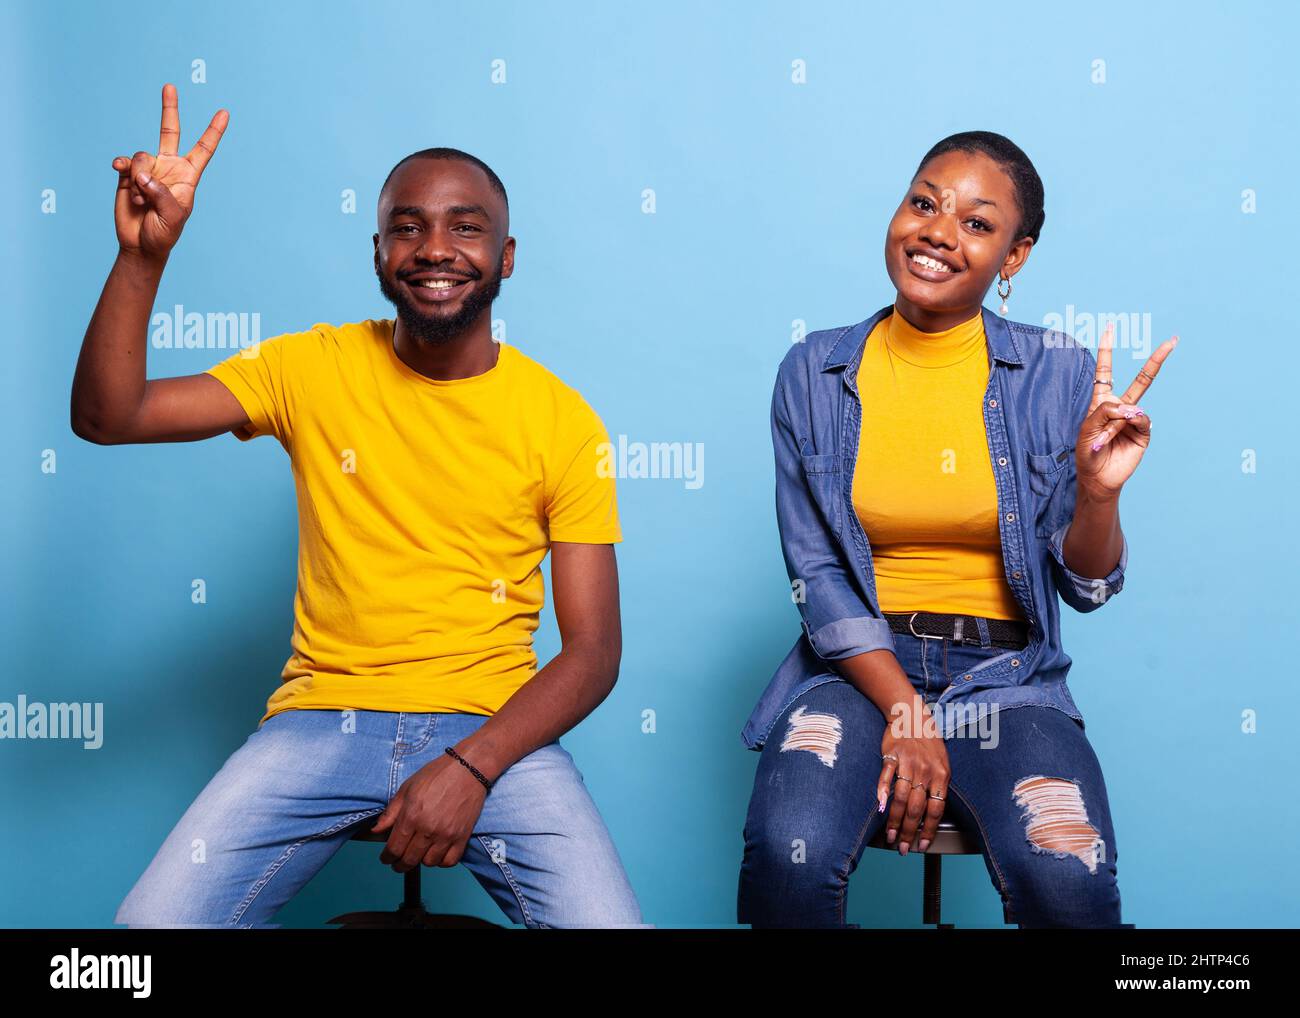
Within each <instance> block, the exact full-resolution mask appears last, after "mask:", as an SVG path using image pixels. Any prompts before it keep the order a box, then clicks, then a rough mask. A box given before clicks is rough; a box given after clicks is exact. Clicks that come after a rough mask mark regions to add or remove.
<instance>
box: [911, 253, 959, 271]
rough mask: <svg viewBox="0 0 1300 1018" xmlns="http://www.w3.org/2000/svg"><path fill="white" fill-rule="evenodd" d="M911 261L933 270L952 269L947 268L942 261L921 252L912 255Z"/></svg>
mask: <svg viewBox="0 0 1300 1018" xmlns="http://www.w3.org/2000/svg"><path fill="white" fill-rule="evenodd" d="M912 261H914V262H916V264H917V265H919V266H921V267H922V268H923V269H933V270H934V271H935V272H951V271H952V269H951V268H949V267H948V266H947V265H945V264H944V263H943V262H939V261H935V260H934V259H933V258H927V257H926V256H925V255H922V254H914V255H912Z"/></svg>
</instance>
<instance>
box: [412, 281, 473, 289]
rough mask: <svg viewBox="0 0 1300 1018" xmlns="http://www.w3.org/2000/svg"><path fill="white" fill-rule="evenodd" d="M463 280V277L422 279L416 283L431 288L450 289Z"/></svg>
mask: <svg viewBox="0 0 1300 1018" xmlns="http://www.w3.org/2000/svg"><path fill="white" fill-rule="evenodd" d="M463 282H464V280H463V279H421V280H420V281H419V282H417V283H416V284H415V285H416V286H424V287H428V288H429V289H430V290H450V289H451V288H452V287H453V286H460V284H461V283H463Z"/></svg>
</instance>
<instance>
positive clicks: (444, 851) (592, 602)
mask: <svg viewBox="0 0 1300 1018" xmlns="http://www.w3.org/2000/svg"><path fill="white" fill-rule="evenodd" d="M551 588H552V591H553V594H554V598H553V600H554V604H555V617H556V620H557V621H558V622H559V625H560V639H561V640H562V641H563V646H562V647H561V649H560V653H558V654H556V655H555V657H553V658H551V660H550V662H548V663H547V665H546V667H544V668H543V669H542V670H541V671H539V672H538V673H537V674H536V675H534V676H533V677H532V678H531V679H529V680H528V681H527V682H525V683H524V684H523V685H522V686H520V687H519V689H518V690H516V691H515V694H514V695H513V696H512V697H510V699H509V700H507V701H506V702H505V704H503V705H502V707H501V709H500V710H499V711H497V712H496V714H494V715H493V716H492V717H490V718H488V720H487V721H485V722H484V723H483V724H482V725H481V726H480V727H479V728H478V730H477V731H475V732H474V733H473V734H472V735H469V736H467V737H466V738H464V739H462V740H461V741H460V742H458V743H457V744H456V746H455V747H454V748H455V750H456V752H457V753H459V754H460V755H461V756H462V757H463V758H464V759H465V760H466V761H467V762H468V763H470V764H472V765H473V766H474V767H475V768H476V769H477V770H479V771H480V772H482V774H483V776H484V777H485V778H487V780H489V781H496V779H497V778H499V777H500V776H501V775H502V774H503V773H505V771H506V769H507V768H509V767H510V766H511V765H512V764H513V763H514V762H515V761H516V760H520V759H522V758H523V757H525V756H527V755H528V754H529V753H531V752H533V751H534V750H536V749H540V748H541V747H542V746H545V745H548V744H549V743H551V742H554V741H555V740H556V739H558V738H559V737H560V736H561V735H563V734H564V733H565V732H567V731H569V729H571V728H573V726H574V725H576V724H577V723H578V722H579V721H581V720H582V719H583V718H585V717H586V716H587V715H588V714H590V713H591V712H592V711H593V710H594V709H595V708H596V706H597V704H599V703H600V702H601V701H602V700H604V699H605V697H606V696H608V695H609V691H610V690H611V689H613V688H614V681H615V680H616V679H617V678H618V662H619V658H620V657H621V656H622V653H623V636H622V624H621V623H620V621H619V611H618V570H617V567H616V565H615V561H614V546H613V545H612V544H569V543H565V542H552V544H551ZM486 795H487V793H486V790H485V789H484V787H483V785H482V784H481V783H480V782H479V780H478V779H477V778H476V777H474V776H473V775H472V774H470V772H469V771H468V770H467V769H466V768H465V767H463V766H461V764H460V762H459V761H457V760H453V759H451V757H449V756H447V755H446V754H443V755H440V756H438V757H436V758H435V759H433V760H431V761H429V763H427V764H425V765H424V766H423V767H422V768H420V770H418V771H416V772H415V774H413V775H411V777H410V778H408V779H407V780H406V782H405V783H404V784H403V785H402V787H401V788H399V789H398V790H397V794H396V795H395V796H394V797H393V799H392V801H391V802H389V804H388V808H387V809H385V810H384V811H383V813H381V814H380V815H379V816H378V817H377V818H376V820H375V825H374V826H373V827H372V828H371V831H372V833H383V832H384V831H388V832H389V833H388V841H387V843H386V844H385V846H384V850H383V851H382V852H381V853H380V854H379V861H380V862H382V863H384V864H385V865H390V866H392V867H393V869H395V870H396V871H397V872H399V873H406V872H408V871H409V870H413V869H415V868H416V867H417V866H419V865H421V863H423V864H424V865H425V866H455V865H456V864H457V863H458V862H460V860H461V858H462V857H463V855H464V853H465V845H466V844H467V842H468V841H469V838H470V835H471V834H472V833H473V831H474V824H475V823H476V822H477V820H478V818H479V815H480V814H481V812H482V810H483V803H484V800H485V799H486Z"/></svg>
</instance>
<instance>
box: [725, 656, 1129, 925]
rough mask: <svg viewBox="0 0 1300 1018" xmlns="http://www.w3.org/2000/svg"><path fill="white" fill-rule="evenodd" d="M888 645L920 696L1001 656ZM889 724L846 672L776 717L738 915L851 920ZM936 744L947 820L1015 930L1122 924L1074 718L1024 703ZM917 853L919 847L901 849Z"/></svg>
mask: <svg viewBox="0 0 1300 1018" xmlns="http://www.w3.org/2000/svg"><path fill="white" fill-rule="evenodd" d="M894 642H895V645H896V648H897V650H896V654H897V657H898V661H899V664H900V665H901V666H902V668H903V670H904V672H906V673H907V675H908V676H909V678H911V680H912V685H913V688H914V689H916V690H917V691H918V692H920V693H923V694H924V695H925V698H926V701H927V702H929V703H933V701H934V700H935V699H937V698H938V696H939V694H940V693H941V692H942V691H943V689H944V688H945V687H946V686H947V685H949V683H951V682H952V681H953V680H954V678H955V677H956V676H959V675H960V674H962V673H963V672H965V671H969V670H970V669H971V668H974V667H976V666H977V665H978V664H979V663H980V662H982V661H986V660H988V659H989V658H991V657H996V656H997V655H999V654H1005V653H1006V650H1005V648H1002V647H995V646H989V647H980V646H977V645H963V644H958V643H954V642H953V641H951V640H948V639H920V638H918V637H914V636H910V635H897V634H896V635H895V637H894ZM885 727H886V719H885V717H884V715H882V714H881V712H880V710H879V708H877V707H876V706H875V704H873V703H872V702H871V701H870V700H868V699H867V698H866V697H865V696H863V695H862V693H860V692H858V690H857V689H856V688H855V687H854V686H852V685H850V684H849V683H848V682H846V681H830V682H825V683H822V684H821V685H818V686H815V687H813V688H812V689H810V690H808V692H806V693H804V694H803V695H802V696H800V697H799V698H798V699H796V700H795V701H794V702H793V703H792V704H790V706H789V707H787V708H786V710H785V711H784V712H783V713H782V715H781V716H780V717H779V718H778V719H777V721H776V723H775V725H773V727H772V731H771V735H770V738H769V739H768V741H767V742H766V744H765V745H764V746H763V749H762V753H761V756H760V758H759V763H758V771H757V773H756V774H755V777H754V791H753V795H752V797H751V799H750V803H749V812H748V815H747V817H746V820H745V830H744V841H745V854H744V859H743V861H742V863H741V869H740V887H739V894H738V919H739V921H740V922H742V923H750V924H752V925H753V926H755V927H764V926H774V927H845V926H846V923H845V915H844V908H845V897H846V895H847V892H848V881H849V876H850V874H852V873H853V871H854V870H855V869H856V868H857V865H858V861H859V860H860V859H861V856H862V852H863V850H864V847H865V846H866V844H867V843H868V842H869V841H870V840H871V839H872V838H873V837H874V836H875V834H876V832H877V831H878V830H879V829H880V828H881V827H882V826H883V824H884V822H885V820H886V819H887V817H888V816H889V811H890V809H892V805H893V801H892V798H891V800H890V801H889V802H888V803H887V804H886V811H885V812H884V813H880V812H878V810H877V802H876V785H877V782H878V780H879V778H880V769H881V763H882V761H881V740H882V739H883V738H884V734H885ZM945 746H946V748H947V751H948V763H949V769H950V771H951V776H950V779H949V785H948V793H947V802H946V804H945V816H946V817H947V818H948V819H951V820H955V821H957V822H959V823H961V824H962V826H964V827H966V828H967V829H968V830H971V831H974V832H977V833H978V835H979V836H980V838H981V840H982V844H983V853H984V862H985V866H986V867H987V869H988V872H989V876H990V878H991V879H992V881H993V886H994V888H995V889H996V890H997V891H998V893H999V894H1000V896H1001V898H1002V902H1003V905H1004V908H1005V909H1006V914H1007V915H1008V916H1009V917H1010V918H1011V919H1012V921H1014V922H1016V923H1017V924H1018V925H1019V926H1021V927H1022V928H1027V927H1100V928H1119V927H1126V926H1127V925H1129V924H1124V923H1121V921H1120V895H1119V886H1118V884H1117V882H1116V860H1117V859H1118V858H1119V853H1118V851H1117V850H1116V848H1115V832H1114V830H1113V828H1112V826H1111V818H1110V807H1109V804H1108V802H1107V798H1106V786H1105V783H1104V781H1103V779H1102V774H1101V767H1100V765H1099V763H1098V762H1097V757H1096V754H1094V753H1093V750H1092V746H1091V745H1090V744H1089V742H1088V739H1087V737H1086V736H1085V735H1084V732H1083V726H1082V725H1080V724H1079V723H1078V722H1077V721H1075V720H1074V719H1073V718H1072V717H1070V716H1069V715H1068V714H1066V713H1065V712H1063V711H1061V710H1058V709H1056V708H1055V707H1046V706H1039V705H1023V706H1018V707H1015V708H1008V709H1003V710H999V711H996V712H993V713H991V714H986V715H984V716H983V717H981V718H972V719H968V721H967V723H966V724H964V725H963V726H962V727H961V728H959V729H958V730H957V731H956V732H955V733H954V737H953V738H949V739H946V740H945ZM907 787H908V785H907V784H906V783H904V784H902V785H901V786H899V789H900V790H901V789H906V788H907ZM918 831H919V827H918ZM917 840H918V841H919V837H918V839H917ZM894 844H895V845H897V844H898V840H895V842H894ZM917 850H918V845H917V844H915V843H914V844H913V845H912V846H911V848H910V849H909V854H911V853H912V852H915V851H917ZM855 925H856V924H855Z"/></svg>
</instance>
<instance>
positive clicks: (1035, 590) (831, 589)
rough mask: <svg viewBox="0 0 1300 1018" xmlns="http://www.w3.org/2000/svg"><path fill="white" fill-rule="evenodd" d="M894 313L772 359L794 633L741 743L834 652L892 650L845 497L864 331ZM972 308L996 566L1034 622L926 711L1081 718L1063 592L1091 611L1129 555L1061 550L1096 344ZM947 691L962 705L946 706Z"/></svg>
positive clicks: (780, 521) (779, 498)
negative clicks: (1066, 641)
mask: <svg viewBox="0 0 1300 1018" xmlns="http://www.w3.org/2000/svg"><path fill="white" fill-rule="evenodd" d="M893 311H894V309H893V307H892V305H891V306H890V307H886V308H882V309H881V310H880V311H877V312H876V313H875V314H874V315H872V316H871V317H870V318H868V319H867V320H866V321H863V322H859V323H858V324H857V325H850V326H845V327H843V328H838V329H828V330H825V331H822V332H813V333H810V334H809V335H808V336H807V337H805V339H804V341H803V342H801V343H799V344H797V345H795V346H793V347H792V348H791V349H790V352H789V353H788V354H787V355H786V357H785V359H784V360H783V361H782V362H781V367H780V369H779V370H778V372H777V378H776V387H775V390H774V392H773V395H772V445H773V450H774V452H775V456H776V518H777V526H778V529H779V530H780V534H781V549H782V552H783V553H784V556H785V563H786V570H787V572H788V573H789V575H790V579H791V581H792V584H791V586H792V590H793V591H794V597H793V600H794V601H795V602H796V604H798V606H799V613H800V615H801V616H802V620H803V633H802V634H801V635H800V637H799V639H798V640H797V641H796V643H795V645H794V648H793V649H792V650H791V651H790V653H789V654H788V655H787V656H786V658H785V660H784V661H783V662H782V663H781V665H780V667H779V668H778V669H777V670H776V674H775V675H774V676H773V677H772V679H771V681H770V682H769V684H768V686H767V688H766V690H764V692H763V695H762V696H761V697H760V699H759V701H758V705H757V706H756V707H755V708H754V711H753V713H752V714H751V715H750V718H749V721H748V722H747V723H746V725H745V728H744V730H743V731H742V732H741V739H742V741H743V742H744V744H745V745H746V746H747V747H748V748H749V749H754V750H758V749H762V747H763V744H764V743H765V742H766V741H767V738H768V735H769V734H770V732H771V729H772V726H773V725H774V724H775V723H776V720H777V718H779V717H780V716H781V715H782V714H783V713H784V712H785V710H786V708H788V707H789V706H790V704H791V703H793V702H794V700H796V699H797V698H798V697H800V696H802V695H803V694H804V693H805V692H807V691H808V690H809V689H812V688H813V687H814V686H817V685H820V684H821V683H823V682H837V681H838V682H843V681H846V680H845V679H844V678H843V677H842V676H841V675H840V674H839V673H838V672H836V671H835V670H834V664H833V663H834V662H835V661H838V660H841V659H843V658H847V657H853V656H854V655H857V654H865V653H867V652H868V651H873V650H881V649H889V650H893V649H894V634H893V633H892V631H891V630H890V628H889V623H888V621H886V620H885V619H884V618H883V617H882V615H881V611H880V606H879V604H878V603H877V599H876V589H875V579H874V573H873V571H872V561H871V544H870V540H869V538H868V535H867V534H866V532H865V531H864V530H863V528H862V524H861V522H860V521H859V519H858V515H857V512H856V511H855V510H854V508H853V472H854V467H855V466H856V464H857V453H858V441H859V437H862V438H863V439H864V441H867V442H870V441H871V439H872V436H871V435H866V436H860V434H859V433H860V431H861V426H862V404H861V401H860V399H859V396H858V366H859V365H860V364H861V363H862V353H863V350H864V349H865V347H866V340H867V337H868V336H870V335H871V331H872V330H873V329H874V328H875V327H876V325H877V323H878V322H880V320H881V319H882V318H884V317H885V316H887V315H889V314H891V313H893ZM981 311H982V315H983V319H984V334H985V337H986V340H987V346H988V355H989V380H988V387H987V388H986V390H985V392H984V425H985V431H986V433H987V436H988V448H989V457H990V461H991V463H992V467H993V477H994V481H995V486H996V489H997V509H998V529H999V531H1000V533H1001V539H1002V562H1003V572H1004V575H1005V577H1006V581H1007V584H1008V585H1009V586H1010V588H1011V592H1012V594H1013V595H1014V596H1015V599H1016V603H1017V604H1019V605H1020V609H1021V611H1022V612H1023V613H1024V618H1025V620H1026V622H1027V623H1028V624H1029V643H1028V645H1027V646H1026V647H1024V648H1023V649H1021V650H1008V651H1007V652H1006V653H1005V654H1000V655H996V656H994V657H991V658H989V660H988V661H986V662H983V663H981V664H980V665H979V666H977V667H976V668H975V669H973V670H972V671H971V672H969V673H967V674H965V675H961V676H957V677H955V680H954V681H953V683H952V685H950V686H949V687H948V688H947V689H945V690H944V691H943V693H942V694H941V695H940V696H939V697H938V700H937V703H938V704H939V709H938V711H937V712H936V713H937V714H938V718H937V720H942V721H943V722H944V734H945V735H946V736H949V737H951V735H952V734H953V731H954V729H955V727H956V725H957V724H958V723H959V722H961V721H962V720H964V718H963V715H966V716H967V717H969V716H973V715H971V714H969V713H968V712H974V711H993V710H998V709H1007V708H1009V707H1020V706H1025V705H1027V704H1042V705H1047V706H1052V707H1056V708H1059V709H1060V710H1063V711H1065V712H1066V713H1067V714H1069V715H1070V716H1071V717H1073V718H1076V719H1077V720H1078V721H1079V723H1080V724H1082V723H1083V717H1082V715H1080V713H1079V709H1078V708H1077V707H1076V706H1075V704H1074V700H1073V699H1072V698H1071V696H1070V691H1069V689H1068V688H1067V686H1066V683H1065V676H1066V673H1067V672H1069V670H1070V658H1069V657H1068V656H1067V655H1066V653H1065V650H1064V648H1063V647H1062V646H1061V632H1060V621H1061V614H1060V601H1062V600H1063V601H1065V603H1066V604H1068V605H1070V607H1072V608H1074V609H1075V610H1076V611H1080V612H1090V611H1093V610H1095V609H1096V608H1098V607H1100V606H1101V605H1102V604H1104V603H1105V602H1106V601H1107V600H1109V599H1110V598H1111V597H1112V596H1113V595H1114V594H1116V593H1118V592H1119V591H1120V589H1121V588H1122V587H1123V584H1124V569H1125V567H1126V566H1127V564H1128V541H1127V539H1125V541H1124V546H1123V550H1122V552H1121V554H1120V558H1119V562H1118V564H1117V565H1116V567H1115V569H1114V570H1113V571H1112V572H1111V573H1110V575H1109V576H1106V577H1105V578H1097V579H1091V578H1088V577H1084V576H1080V575H1079V574H1078V573H1075V572H1073V571H1071V570H1070V569H1069V568H1067V567H1066V565H1065V558H1064V554H1063V552H1062V543H1063V541H1064V540H1065V535H1066V532H1067V531H1068V530H1069V527H1070V522H1071V520H1072V519H1073V518H1074V502H1075V489H1076V471H1075V465H1074V446H1075V442H1076V439H1077V437H1078V434H1079V426H1080V424H1082V422H1083V419H1084V417H1085V416H1087V413H1088V404H1089V403H1090V402H1091V399H1092V387H1093V380H1094V378H1095V377H1096V367H1097V361H1096V358H1095V357H1094V356H1093V354H1092V352H1091V351H1090V350H1089V349H1088V348H1087V347H1084V346H1081V345H1079V344H1078V343H1076V342H1075V340H1074V339H1073V337H1071V336H1068V335H1066V334H1064V333H1061V332H1056V331H1053V330H1048V329H1044V328H1043V327H1041V326H1036V325H1025V324H1023V323H1020V322H1009V321H1006V320H1004V319H1002V318H1000V317H998V316H996V315H994V314H993V313H992V312H990V311H989V310H988V309H987V308H983V309H981ZM793 581H801V583H795V582H793ZM1058 595H1059V600H1058ZM966 635H967V636H968V637H969V636H970V635H971V634H969V633H968V634H966ZM909 639H910V637H909ZM957 704H962V705H963V709H961V710H954V709H952V706H954V705H957ZM965 705H970V706H965ZM974 705H980V706H978V707H977V706H974Z"/></svg>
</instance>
